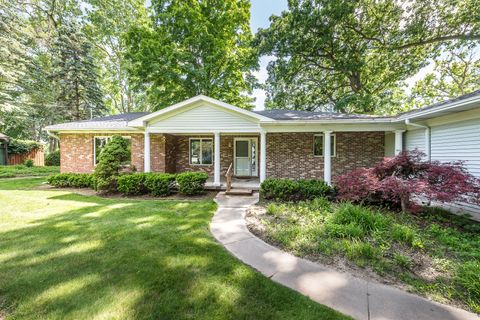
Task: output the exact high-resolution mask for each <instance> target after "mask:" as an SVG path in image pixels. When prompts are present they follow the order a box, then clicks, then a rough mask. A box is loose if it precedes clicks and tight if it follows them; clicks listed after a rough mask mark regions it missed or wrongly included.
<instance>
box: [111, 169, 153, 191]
mask: <svg viewBox="0 0 480 320" xmlns="http://www.w3.org/2000/svg"><path fill="white" fill-rule="evenodd" d="M147 174H148V173H134V174H124V175H121V176H119V177H118V180H117V190H118V192H120V193H122V194H124V195H127V196H136V195H141V194H145V193H147V192H148V190H147V188H146V187H145V178H146V177H147Z"/></svg>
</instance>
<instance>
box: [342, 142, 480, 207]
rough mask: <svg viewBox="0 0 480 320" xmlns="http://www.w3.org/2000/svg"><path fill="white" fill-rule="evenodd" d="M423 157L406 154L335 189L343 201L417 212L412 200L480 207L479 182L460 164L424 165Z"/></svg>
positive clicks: (346, 176)
mask: <svg viewBox="0 0 480 320" xmlns="http://www.w3.org/2000/svg"><path fill="white" fill-rule="evenodd" d="M423 157H424V154H423V153H421V152H419V151H418V150H415V151H411V152H410V151H405V152H402V153H400V154H399V155H398V156H396V157H395V158H391V159H389V158H386V159H384V160H383V161H382V162H380V163H379V164H377V165H376V166H375V167H373V168H371V169H359V170H355V171H352V172H350V173H347V174H344V175H342V176H340V177H339V178H338V179H337V181H336V183H335V185H336V187H337V188H338V192H339V198H340V199H341V200H347V201H352V202H356V203H370V204H379V203H382V204H387V205H396V206H398V205H400V206H401V208H402V211H404V212H406V211H412V210H414V209H415V207H414V205H413V204H412V202H411V199H412V196H413V195H416V196H421V197H423V198H425V199H427V200H430V201H440V202H453V201H463V202H470V203H480V180H479V179H477V178H475V177H474V176H473V175H471V174H470V173H468V172H467V170H466V169H465V168H464V166H463V163H461V162H452V163H440V162H438V161H424V160H423Z"/></svg>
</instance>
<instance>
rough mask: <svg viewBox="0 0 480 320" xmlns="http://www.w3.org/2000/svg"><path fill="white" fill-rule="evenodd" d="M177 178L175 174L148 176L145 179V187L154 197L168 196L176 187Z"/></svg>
mask: <svg viewBox="0 0 480 320" xmlns="http://www.w3.org/2000/svg"><path fill="white" fill-rule="evenodd" d="M175 178H176V176H175V175H174V174H169V173H158V174H148V175H147V177H146V178H145V187H146V188H147V189H148V191H150V193H151V194H152V195H154V196H157V197H163V196H168V195H170V194H171V193H172V189H173V187H174V186H175Z"/></svg>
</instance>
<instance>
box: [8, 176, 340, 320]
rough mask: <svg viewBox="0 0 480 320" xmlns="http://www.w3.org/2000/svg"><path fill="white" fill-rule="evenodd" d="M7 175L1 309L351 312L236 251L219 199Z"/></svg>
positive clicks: (63, 314)
mask: <svg viewBox="0 0 480 320" xmlns="http://www.w3.org/2000/svg"><path fill="white" fill-rule="evenodd" d="M42 181H44V179H43V178H32V179H17V180H8V179H4V180H0V203H1V204H2V206H1V208H0V318H2V316H4V317H6V319H9V318H12V319H13V318H14V319H39V318H41V319H347V318H346V317H344V316H342V315H340V314H339V313H337V312H335V311H332V310H331V309H328V308H326V307H324V306H321V305H319V304H316V303H315V302H313V301H311V300H309V299H308V298H307V297H304V296H302V295H300V294H298V293H296V292H294V291H292V290H290V289H288V288H285V287H283V286H280V285H278V284H275V283H274V282H272V281H271V280H269V279H267V278H265V277H264V276H262V275H261V274H259V273H257V272H256V271H254V270H253V269H251V268H250V267H247V266H245V265H243V264H242V263H240V262H239V261H238V260H236V259H235V258H233V257H232V256H230V254H229V253H228V252H226V251H225V250H224V249H223V247H222V246H221V245H220V244H218V243H216V242H215V240H214V239H213V237H212V236H211V234H210V232H209V222H210V219H211V217H212V215H213V213H214V211H215V209H216V205H215V203H214V202H213V201H210V200H204V201H183V202H181V201H155V200H123V199H104V198H100V197H95V196H81V195H77V194H72V193H69V192H68V191H61V190H60V191H58V190H55V191H53V190H38V189H36V188H37V186H38V185H39V184H40V183H41V182H42Z"/></svg>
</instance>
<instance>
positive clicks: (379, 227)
mask: <svg viewBox="0 0 480 320" xmlns="http://www.w3.org/2000/svg"><path fill="white" fill-rule="evenodd" d="M257 211H258V212H261V210H257ZM257 211H256V210H252V212H254V213H250V218H249V220H250V225H249V227H250V228H251V230H252V231H254V232H255V233H257V234H258V235H260V236H261V237H263V238H264V239H266V240H267V241H268V242H270V243H272V244H274V245H277V246H279V247H281V248H283V249H284V250H287V251H290V252H292V253H294V254H296V255H298V256H302V257H307V258H309V259H312V260H317V261H321V262H323V263H327V264H332V265H334V266H336V267H338V266H340V265H344V264H345V265H346V266H347V269H349V271H352V272H353V271H354V270H357V271H359V272H360V274H361V275H363V276H367V277H369V276H373V277H374V278H375V279H380V280H382V279H383V280H385V281H387V282H393V283H395V284H397V285H398V286H400V287H405V286H406V287H407V289H409V290H411V291H413V292H416V293H419V294H422V295H425V296H428V297H430V298H432V299H434V300H437V301H440V302H446V303H451V304H453V305H457V306H460V307H463V308H466V309H470V310H471V311H474V312H480V273H479V270H480V224H479V223H476V222H473V221H471V220H469V219H467V218H464V217H459V216H455V215H452V214H449V213H448V212H446V211H443V210H440V209H432V208H430V209H425V210H424V212H422V213H418V214H417V215H412V214H406V213H399V212H391V211H387V210H381V211H380V210H379V209H375V208H368V207H365V206H361V205H354V204H351V203H348V202H344V203H332V202H330V201H328V200H327V199H324V198H318V199H315V200H313V201H309V202H300V203H297V204H294V203H269V204H267V205H266V213H265V214H258V213H257V214H255V212H257ZM252 215H254V217H252ZM252 221H253V222H252Z"/></svg>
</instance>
